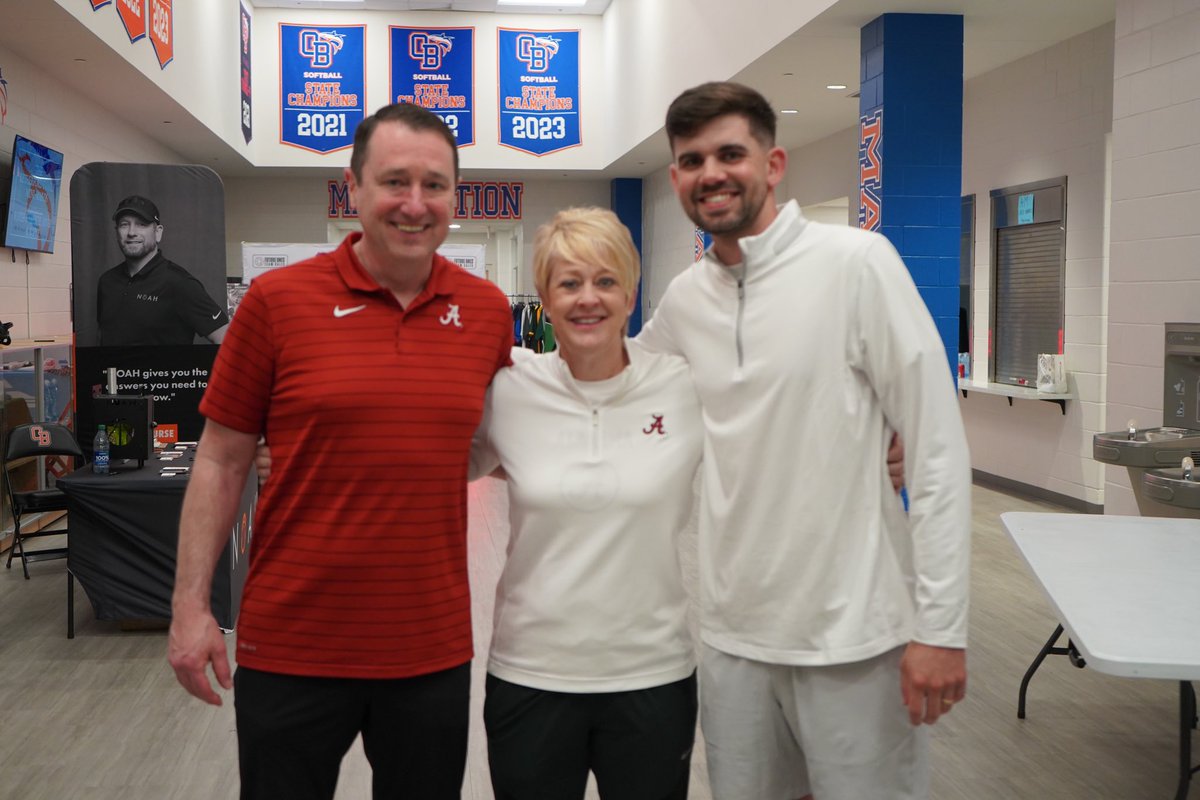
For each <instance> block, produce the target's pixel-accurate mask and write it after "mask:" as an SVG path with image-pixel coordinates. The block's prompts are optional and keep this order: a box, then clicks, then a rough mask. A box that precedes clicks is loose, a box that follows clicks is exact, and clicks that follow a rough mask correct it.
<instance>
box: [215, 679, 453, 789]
mask: <svg viewBox="0 0 1200 800" xmlns="http://www.w3.org/2000/svg"><path fill="white" fill-rule="evenodd" d="M470 690H471V665H470V663H467V664H463V665H461V666H458V667H454V668H453V669H448V670H445V671H442V672H435V673H432V674H430V675H419V676H417V677H413V678H397V679H378V680H377V679H360V678H307V677H300V676H295V675H280V674H277V673H273V672H261V671H259V670H253V669H246V668H245V667H239V668H238V670H237V672H236V673H235V674H234V678H233V697H234V706H235V708H236V712H237V714H236V716H237V729H238V761H239V765H240V770H241V778H242V794H241V797H242V800H283V799H284V798H286V800H331V798H332V797H333V793H334V789H335V788H336V787H337V779H338V771H339V769H340V768H341V765H342V757H343V756H344V755H345V754H346V751H347V750H349V749H350V745H351V744H353V743H354V737H355V736H357V735H358V734H359V733H362V737H363V749H364V750H365V751H366V754H367V760H368V761H370V762H371V773H372V789H373V791H372V796H373V797H374V799H375V800H393V798H401V797H403V798H405V799H406V800H458V798H459V797H460V795H461V792H462V782H463V770H464V768H465V767H466V762H467V716H468V701H469V698H470Z"/></svg>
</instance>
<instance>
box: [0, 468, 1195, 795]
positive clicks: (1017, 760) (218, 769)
mask: <svg viewBox="0 0 1200 800" xmlns="http://www.w3.org/2000/svg"><path fill="white" fill-rule="evenodd" d="M974 501H975V506H974V508H975V510H974V531H973V533H974V551H973V563H974V567H973V584H972V592H973V595H972V614H971V617H972V623H971V646H970V650H969V669H970V677H969V681H970V684H969V691H968V696H967V699H966V701H964V702H963V703H962V704H960V705H959V706H958V707H956V708H955V710H954V712H953V713H952V714H950V715H949V716H947V717H945V718H944V719H943V721H942V722H940V723H939V724H938V725H937V726H936V727H935V729H934V736H933V787H934V788H933V796H934V797H935V798H938V799H939V800H989V799H990V798H1055V799H1056V800H1057V799H1058V798H1062V799H1063V800H1075V799H1078V800H1085V799H1086V800H1108V799H1111V800H1152V799H1155V798H1163V799H1164V800H1166V799H1168V798H1172V797H1174V787H1175V780H1176V778H1175V769H1176V758H1177V750H1178V740H1177V726H1178V718H1177V714H1178V706H1177V704H1178V694H1177V684H1175V683H1173V682H1169V681H1150V680H1132V679H1120V678H1110V677H1107V676H1104V675H1101V674H1098V673H1095V672H1093V671H1091V670H1086V669H1084V670H1078V669H1075V668H1073V667H1072V666H1070V664H1069V663H1068V662H1067V660H1066V659H1064V658H1061V657H1052V658H1050V659H1049V660H1048V661H1047V662H1046V663H1045V664H1044V665H1043V667H1042V669H1041V671H1040V672H1039V673H1038V675H1037V676H1036V677H1035V678H1034V681H1033V684H1032V687H1031V692H1030V699H1029V715H1028V719H1026V720H1024V721H1021V720H1018V719H1017V718H1016V697H1017V687H1018V684H1019V682H1020V678H1021V675H1022V674H1023V673H1024V670H1025V668H1026V666H1027V665H1028V663H1029V661H1030V660H1031V659H1032V657H1033V655H1034V654H1035V653H1036V651H1037V650H1038V648H1039V647H1040V646H1041V644H1042V642H1043V641H1044V640H1045V638H1046V637H1047V636H1048V635H1049V633H1050V631H1051V630H1052V629H1053V627H1054V625H1055V620H1054V618H1053V617H1052V616H1051V614H1050V612H1049V611H1048V604H1047V603H1046V601H1045V599H1044V598H1043V596H1042V594H1041V592H1040V590H1039V589H1038V588H1037V586H1036V585H1035V584H1034V582H1033V580H1032V578H1031V577H1030V576H1029V574H1028V573H1027V571H1026V569H1025V567H1024V565H1023V564H1022V563H1021V562H1020V560H1019V557H1018V556H1017V554H1016V552H1015V550H1014V548H1013V546H1012V544H1011V543H1010V542H1009V540H1008V537H1007V535H1006V534H1005V533H1004V532H1003V530H1002V529H1001V527H1000V524H999V519H998V517H999V514H1000V513H1001V512H1003V511H1011V510H1048V511H1058V510H1060V509H1057V508H1054V507H1051V506H1046V505H1043V504H1039V503H1032V502H1029V501H1026V500H1022V499H1019V498H1016V497H1012V496H1009V495H1005V494H1001V493H999V492H995V491H991V490H988V489H984V488H980V487H976V489H975V491H974ZM470 512H471V576H472V580H473V581H474V585H473V594H474V610H475V619H476V623H475V630H476V637H477V639H476V641H477V649H478V650H479V651H481V652H483V651H485V650H486V646H487V641H488V637H489V634H490V628H491V606H492V593H493V589H494V586H495V582H496V579H497V576H498V574H499V569H500V564H501V561H502V559H503V554H504V549H505V541H506V538H507V535H508V520H507V509H506V500H505V496H504V492H503V488H502V486H501V485H499V484H497V483H496V482H494V481H491V480H485V481H481V482H479V483H477V484H475V485H474V486H473V487H472V489H471V493H470ZM43 541H44V540H43ZM693 559H694V557H693V556H692V554H690V553H687V552H685V559H684V562H685V571H686V572H688V573H690V574H694V566H693V564H694V560H693ZM31 569H32V572H33V578H32V580H29V581H26V580H23V579H22V577H21V572H20V570H19V569H17V568H14V569H12V570H7V571H4V570H0V623H2V624H0V798H4V799H5V800H9V799H11V800H65V799H67V798H83V799H85V800H118V799H119V800H167V799H168V798H179V799H180V800H184V799H187V800H193V799H194V800H225V799H226V798H235V797H236V796H237V787H238V780H237V755H236V744H235V732H234V720H233V710H232V705H231V701H232V698H231V697H229V696H227V697H226V703H225V705H224V706H222V707H220V708H212V707H209V706H206V705H204V704H202V703H200V702H199V701H197V700H193V699H192V698H190V697H189V696H188V695H186V694H185V693H184V692H183V690H182V689H180V688H179V687H178V686H177V684H176V683H175V679H174V676H173V674H172V672H171V670H170V668H169V667H168V666H167V663H166V660H165V647H166V636H165V634H164V633H163V632H162V631H153V632H129V631H123V630H121V629H120V628H119V627H118V626H117V625H115V624H113V623H102V622H97V621H95V620H93V619H91V613H90V607H89V605H88V602H87V600H86V599H85V598H84V597H83V596H82V594H80V595H77V598H76V613H77V620H78V628H77V638H76V639H74V640H73V641H69V640H67V638H66V635H65V591H66V571H65V563H64V562H62V561H53V562H43V563H38V564H34V565H32V568H31ZM1181 635H1196V632H1195V631H1191V632H1181ZM232 639H233V637H230V641H229V645H230V653H231V654H232V652H233V647H232V645H233V641H232ZM481 665H482V659H477V664H476V668H475V678H476V683H475V687H474V697H473V706H474V715H475V716H474V719H473V730H472V737H471V750H470V756H469V763H468V769H467V775H466V779H465V781H464V785H463V797H464V798H468V800H482V799H483V798H491V797H492V792H491V788H490V785H489V782H488V776H487V757H486V749H485V746H484V740H483V726H482V722H481V721H480V709H481V706H482V700H483V698H482V694H483V692H482V684H483V674H482V666H481ZM1197 750H1200V748H1197ZM369 770H370V768H369V766H368V765H367V763H366V759H365V757H364V756H363V753H362V749H361V747H360V746H359V745H355V747H354V748H353V749H352V750H351V751H350V753H349V754H348V755H347V756H346V759H345V761H344V763H343V769H342V775H341V781H340V783H339V786H338V792H337V798H338V800H349V799H350V798H368V797H370V772H369ZM1192 794H1193V796H1194V797H1196V798H1200V777H1198V778H1197V780H1196V781H1194V788H1193V792H1192ZM588 796H589V797H590V798H594V797H595V796H596V795H595V791H594V789H593V788H591V787H589V793H588ZM690 796H691V797H692V798H696V799H697V800H704V799H706V798H709V797H710V795H709V791H708V783H707V780H706V777H705V774H704V763H703V750H702V748H698V749H697V758H696V760H695V763H694V768H693V780H692V791H691V795H690ZM748 800H749V799H748Z"/></svg>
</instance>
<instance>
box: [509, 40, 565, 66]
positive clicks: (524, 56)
mask: <svg viewBox="0 0 1200 800" xmlns="http://www.w3.org/2000/svg"><path fill="white" fill-rule="evenodd" d="M556 55H558V39H554V38H552V37H550V36H534V35H532V34H528V33H524V34H521V35H520V36H518V37H517V61H520V62H521V63H522V64H524V65H525V67H526V69H528V70H529V71H530V72H545V71H546V70H547V69H549V68H550V59H552V58H554V56H556Z"/></svg>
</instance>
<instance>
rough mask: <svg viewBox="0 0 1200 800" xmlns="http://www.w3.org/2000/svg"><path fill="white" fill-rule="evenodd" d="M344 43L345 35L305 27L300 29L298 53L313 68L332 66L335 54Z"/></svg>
mask: <svg viewBox="0 0 1200 800" xmlns="http://www.w3.org/2000/svg"><path fill="white" fill-rule="evenodd" d="M344 44H345V37H344V36H343V35H342V34H340V33H337V32H336V31H315V30H313V29H312V28H305V29H304V30H302V31H300V55H302V56H304V57H305V58H307V59H308V60H309V62H311V63H312V66H313V69H327V68H328V67H332V66H333V57H334V56H336V55H337V54H338V53H339V52H340V51H341V49H342V46H343V45H344Z"/></svg>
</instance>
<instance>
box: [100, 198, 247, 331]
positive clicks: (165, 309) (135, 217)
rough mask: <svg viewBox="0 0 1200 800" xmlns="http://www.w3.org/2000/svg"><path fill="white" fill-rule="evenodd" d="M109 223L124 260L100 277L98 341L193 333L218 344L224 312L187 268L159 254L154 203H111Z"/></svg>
mask: <svg viewBox="0 0 1200 800" xmlns="http://www.w3.org/2000/svg"><path fill="white" fill-rule="evenodd" d="M113 222H114V223H116V230H117V245H118V246H119V247H120V248H121V252H122V253H123V254H124V255H125V261H124V263H121V264H118V265H117V266H115V267H113V268H112V269H110V270H108V271H107V272H105V273H104V274H103V275H101V276H100V283H99V286H98V287H97V301H96V312H97V313H96V319H97V320H98V321H99V326H100V344H101V346H104V347H121V346H132V345H179V344H191V343H192V341H193V340H194V338H195V337H196V336H203V337H204V338H206V339H208V340H209V341H211V342H213V343H214V344H220V343H221V339H222V337H224V335H225V329H226V328H228V327H229V315H228V314H226V313H225V309H224V308H222V307H221V306H220V305H218V304H217V303H216V302H215V301H214V300H213V299H212V298H211V297H209V295H208V292H206V291H205V290H204V286H203V284H201V283H200V281H198V280H196V278H195V277H193V276H192V274H191V273H189V272H188V271H187V270H185V269H184V268H183V267H181V266H179V265H178V264H176V263H175V262H173V261H168V260H167V259H165V258H163V254H162V253H161V252H160V251H159V249H158V243H159V242H160V241H161V240H162V234H163V226H162V221H161V219H160V218H159V215H158V207H157V206H156V205H154V203H152V202H150V201H149V200H147V199H146V198H144V197H140V196H138V195H132V196H130V197H126V198H125V199H124V200H122V201H121V203H120V205H118V206H117V210H116V213H114V214H113Z"/></svg>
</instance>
